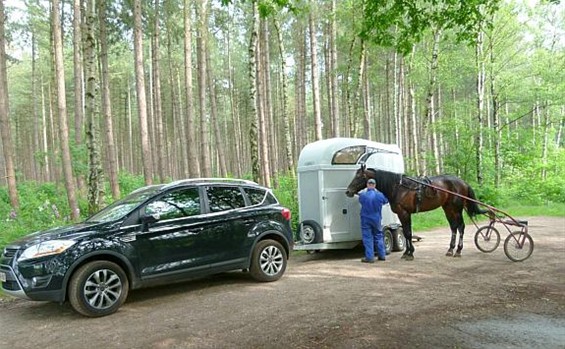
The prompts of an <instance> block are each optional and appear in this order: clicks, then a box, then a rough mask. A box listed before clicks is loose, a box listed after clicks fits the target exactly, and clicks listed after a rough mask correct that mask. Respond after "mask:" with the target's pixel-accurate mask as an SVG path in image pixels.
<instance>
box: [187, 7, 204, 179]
mask: <svg viewBox="0 0 565 349" xmlns="http://www.w3.org/2000/svg"><path fill="white" fill-rule="evenodd" d="M191 5H192V0H184V98H185V103H186V105H185V113H186V135H187V137H188V142H187V143H188V146H187V147H186V148H187V156H188V176H189V177H191V178H194V177H198V176H199V175H200V161H199V160H198V142H197V140H196V125H195V122H194V102H193V91H192V86H193V85H192V21H191V14H192V11H191Z"/></svg>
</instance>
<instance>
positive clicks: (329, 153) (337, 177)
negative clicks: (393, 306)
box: [294, 138, 405, 254]
mask: <svg viewBox="0 0 565 349" xmlns="http://www.w3.org/2000/svg"><path fill="white" fill-rule="evenodd" d="M361 164H366V165H367V167H368V168H375V169H381V170H386V171H391V172H396V173H404V160H403V158H402V154H401V152H400V149H399V148H398V146H396V145H392V144H383V143H377V142H372V141H369V140H365V139H355V138H331V139H326V140H321V141H317V142H314V143H310V144H308V145H306V146H305V147H304V148H303V149H302V151H301V152H300V156H299V158H298V205H299V219H300V226H299V231H298V238H299V240H298V241H296V242H295V244H294V249H295V250H307V251H318V250H326V249H349V248H354V247H356V246H357V245H359V244H360V243H361V218H360V208H361V206H360V204H359V198H358V197H357V196H355V197H353V198H349V197H347V196H346V195H345V191H346V189H347V186H348V185H349V183H350V182H351V180H352V179H353V177H354V176H355V172H356V171H357V170H358V169H359V168H360V165H361ZM382 225H383V231H384V233H385V245H386V249H387V254H388V253H390V251H400V250H403V249H404V246H405V245H404V244H405V240H404V236H403V233H402V228H401V226H400V221H399V219H398V217H397V216H396V214H394V213H393V212H392V211H391V209H390V205H385V206H383V210H382Z"/></svg>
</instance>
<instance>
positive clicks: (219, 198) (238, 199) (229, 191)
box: [206, 187, 245, 212]
mask: <svg viewBox="0 0 565 349" xmlns="http://www.w3.org/2000/svg"><path fill="white" fill-rule="evenodd" d="M206 194H207V195H208V203H209V206H210V211H212V212H220V211H227V210H233V209H236V208H240V207H245V199H244V198H243V194H242V193H241V191H240V190H239V187H207V188H206Z"/></svg>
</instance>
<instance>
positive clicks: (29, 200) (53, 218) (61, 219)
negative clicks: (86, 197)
mask: <svg viewBox="0 0 565 349" xmlns="http://www.w3.org/2000/svg"><path fill="white" fill-rule="evenodd" d="M18 194H19V196H20V211H19V213H18V214H17V215H14V213H13V212H12V209H11V207H10V205H9V200H8V193H7V188H5V187H2V188H0V231H1V232H2V234H0V247H4V246H5V245H6V244H7V243H9V242H11V241H13V240H15V239H16V238H18V237H20V236H23V235H26V234H29V233H32V232H34V231H37V230H43V229H47V228H50V227H54V226H59V225H65V224H68V223H69V215H68V212H69V205H68V203H67V194H66V191H65V188H64V187H62V186H57V185H56V184H53V183H43V184H38V183H36V182H27V183H20V184H18ZM81 204H85V203H81Z"/></svg>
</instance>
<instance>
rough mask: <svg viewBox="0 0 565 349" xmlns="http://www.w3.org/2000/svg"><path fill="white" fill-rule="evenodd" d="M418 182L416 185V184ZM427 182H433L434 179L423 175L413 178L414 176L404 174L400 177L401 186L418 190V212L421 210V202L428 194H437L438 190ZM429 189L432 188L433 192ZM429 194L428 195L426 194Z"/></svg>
mask: <svg viewBox="0 0 565 349" xmlns="http://www.w3.org/2000/svg"><path fill="white" fill-rule="evenodd" d="M404 179H408V180H409V181H410V182H411V183H412V184H409V183H406V182H405V181H404ZM414 184H416V185H414ZM427 184H430V185H431V184H432V181H431V179H430V178H428V177H427V176H422V177H418V178H417V179H416V178H412V177H408V176H404V175H402V176H401V177H400V186H401V187H404V188H407V189H409V190H414V191H416V196H415V197H416V212H415V213H418V212H420V204H421V203H422V200H423V199H424V197H426V196H432V195H435V193H436V190H435V189H434V188H432V187H430V186H428V185H427ZM426 189H427V190H428V192H427V193H426ZM429 190H431V192H429ZM426 194H427V195H426Z"/></svg>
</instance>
